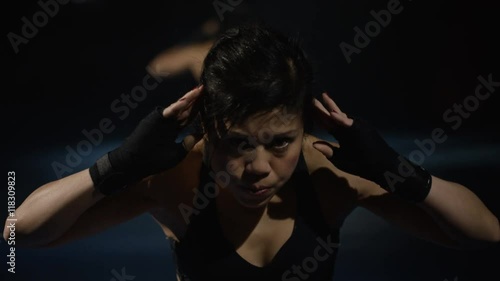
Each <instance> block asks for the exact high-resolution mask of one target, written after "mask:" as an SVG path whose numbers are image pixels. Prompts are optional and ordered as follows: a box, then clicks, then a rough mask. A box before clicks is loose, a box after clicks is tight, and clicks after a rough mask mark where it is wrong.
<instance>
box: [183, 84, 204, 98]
mask: <svg viewBox="0 0 500 281" xmlns="http://www.w3.org/2000/svg"><path fill="white" fill-rule="evenodd" d="M202 90H203V85H200V86H198V87H196V88H194V89H192V90H191V91H189V92H187V93H186V94H185V95H184V96H182V97H181V98H180V99H179V100H178V101H183V100H192V99H195V98H196V97H198V96H199V95H200V94H201V93H202Z"/></svg>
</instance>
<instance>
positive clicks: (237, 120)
mask: <svg viewBox="0 0 500 281" xmlns="http://www.w3.org/2000/svg"><path fill="white" fill-rule="evenodd" d="M312 80H313V75H312V68H311V65H310V63H309V62H308V60H307V59H306V56H305V54H304V52H303V50H302V49H301V47H300V46H299V42H298V40H297V39H294V38H290V37H287V36H285V35H283V34H281V33H279V32H277V31H275V30H272V29H271V28H269V27H267V26H264V25H262V24H252V25H245V26H240V27H234V28H230V29H228V30H226V31H225V32H224V33H222V34H221V35H220V36H219V37H218V39H217V40H216V42H215V43H214V45H213V46H212V48H211V49H210V51H209V52H208V54H207V56H206V58H205V60H204V63H203V71H202V74H201V78H200V83H201V84H203V85H204V90H203V91H204V93H202V96H201V98H200V101H199V103H200V104H199V106H198V108H199V112H200V118H201V119H200V120H199V121H200V123H201V124H200V125H201V127H202V128H203V131H204V133H207V135H208V136H209V138H210V137H216V138H217V136H221V137H222V136H224V135H225V134H226V132H227V129H228V128H226V126H225V123H224V121H229V123H230V125H231V126H233V125H240V124H243V122H245V121H246V119H247V118H248V117H249V116H252V115H254V114H258V113H265V112H270V111H271V110H273V109H276V108H281V109H284V110H285V111H286V112H287V113H289V114H290V113H292V114H299V115H300V116H301V117H302V121H303V124H304V132H310V131H311V130H312V119H311V109H312V90H311V88H312Z"/></svg>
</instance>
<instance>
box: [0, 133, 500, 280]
mask: <svg viewBox="0 0 500 281" xmlns="http://www.w3.org/2000/svg"><path fill="white" fill-rule="evenodd" d="M383 134H384V136H385V138H386V139H387V141H388V142H389V143H390V144H391V145H392V146H393V147H395V148H396V149H398V151H400V152H402V153H408V152H409V151H412V150H413V149H415V147H412V145H413V144H412V141H411V140H414V139H420V140H421V139H423V138H425V137H426V136H425V134H421V133H420V134H418V133H415V134H414V135H411V134H406V135H404V136H402V135H400V134H398V133H395V132H384V133H383ZM324 137H327V138H328V136H324ZM109 145H110V146H113V145H115V143H114V142H110V143H109ZM108 148H109V146H107V145H106V144H103V145H101V146H99V147H98V149H96V150H95V151H94V152H93V153H92V155H90V156H88V157H87V158H86V159H85V160H84V161H83V162H82V164H81V167H82V168H83V167H85V166H87V165H90V164H91V161H92V160H93V159H94V158H95V157H97V156H98V155H100V154H101V153H102V152H104V151H105V150H106V149H108ZM15 150H16V149H15V148H13V151H11V152H12V153H16V151H15ZM65 153H66V151H65V150H64V149H62V148H61V147H58V146H55V145H54V146H50V145H49V146H46V147H44V148H43V149H35V150H34V151H31V152H30V153H29V154H22V153H19V154H17V155H18V157H17V159H15V161H14V162H13V163H15V165H14V166H13V167H15V168H16V174H17V175H18V182H17V185H18V187H21V188H26V190H21V191H20V192H19V195H18V198H23V197H24V196H25V194H26V191H27V190H28V189H30V188H32V187H35V186H37V185H39V184H40V183H43V182H46V181H48V180H49V179H50V178H53V171H51V168H50V164H51V162H52V161H57V159H62V158H63V157H64V155H65ZM18 163H23V166H18ZM424 166H425V167H427V168H428V169H429V170H430V171H431V172H432V173H433V174H434V175H437V176H440V177H443V178H445V179H449V180H453V181H456V182H459V183H462V184H464V185H466V186H467V187H469V188H470V189H471V190H473V191H474V192H476V194H478V196H480V198H481V199H483V200H484V202H485V204H486V205H487V206H488V207H489V208H490V209H491V210H492V211H493V212H494V213H496V214H497V215H498V214H500V209H499V206H500V204H499V203H500V197H499V191H498V189H497V188H495V186H496V185H497V184H495V178H496V174H497V173H498V171H499V169H498V168H499V167H500V144H499V142H498V139H495V138H491V137H488V138H487V137H486V136H478V135H463V136H453V137H450V138H449V140H448V141H447V142H445V143H443V144H441V145H440V146H439V147H437V148H436V151H435V153H434V154H432V155H430V156H429V157H428V158H427V160H426V162H425V164H424ZM77 168H78V167H77ZM75 169H76V168H75ZM6 246H7V245H6V244H5V242H2V243H1V247H2V253H6ZM499 258H500V249H499V248H498V247H496V248H493V249H490V250H484V251H483V250H481V251H465V252H464V251H456V250H450V249H447V248H443V247H440V246H437V245H434V244H431V243H429V242H425V241H422V240H419V239H416V238H414V237H412V236H411V235H409V234H407V233H405V232H403V231H401V230H400V229H397V228H394V227H393V226H391V225H390V224H388V223H387V222H385V221H383V220H382V219H380V218H379V217H377V216H375V215H373V214H372V213H370V212H368V211H366V210H365V209H361V208H358V209H356V210H355V211H354V212H353V213H352V214H351V215H350V216H349V217H348V219H347V220H346V222H345V225H344V227H343V229H342V232H341V247H340V252H339V256H338V260H337V264H336V274H335V278H334V280H346V281H347V280H349V281H351V280H363V281H377V280H381V281H382V280H383V281H391V280H394V281H396V280H397V281H400V280H415V281H417V280H418V281H421V280H436V281H443V280H450V281H451V280H455V279H454V278H458V279H457V280H460V281H462V280H471V281H472V280H473V281H480V280H481V281H482V280H484V281H486V280H488V281H489V280H498V272H497V267H498V264H497V263H498V260H499ZM4 272H5V271H4ZM113 272H114V273H113ZM115 274H116V275H118V276H122V275H127V276H129V277H127V278H129V279H124V280H148V281H149V280H151V281H153V280H175V279H174V268H173V261H172V256H171V254H170V247H169V243H168V241H167V240H166V239H165V236H164V235H163V233H162V231H161V230H160V228H159V227H158V226H157V225H156V223H155V222H154V221H153V219H152V218H151V217H150V216H149V215H142V216H140V217H137V218H135V219H133V220H131V221H129V222H127V223H124V224H121V225H119V226H116V227H114V228H112V229H110V230H108V231H105V232H103V233H100V234H98V235H96V236H93V237H89V238H86V239H83V240H80V241H76V242H73V243H70V244H68V245H64V246H60V247H57V248H53V249H36V250H33V249H23V248H16V274H15V275H12V274H9V275H7V276H6V277H5V278H7V279H2V280H29V281H31V280H51V281H55V280H74V281H79V280H81V281H83V280H85V281H87V280H113V278H118V277H115ZM13 277H14V279H13ZM134 277H137V279H135V278H134ZM115 280H120V279H115Z"/></svg>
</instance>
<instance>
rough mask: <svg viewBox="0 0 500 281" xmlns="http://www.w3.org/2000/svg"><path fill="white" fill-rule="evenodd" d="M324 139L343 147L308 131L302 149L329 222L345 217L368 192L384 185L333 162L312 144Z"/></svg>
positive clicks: (335, 145)
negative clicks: (352, 172)
mask: <svg viewBox="0 0 500 281" xmlns="http://www.w3.org/2000/svg"><path fill="white" fill-rule="evenodd" d="M320 140H321V141H326V142H328V143H330V144H331V145H332V146H334V147H340V145H339V144H338V143H337V142H333V141H329V140H326V139H322V138H318V137H316V136H314V135H310V134H306V135H305V136H304V140H303V143H302V152H303V155H304V160H305V162H306V166H307V169H308V172H309V174H310V176H311V180H312V183H313V186H314V188H315V190H316V193H317V195H318V199H319V202H320V204H321V206H322V209H323V213H324V214H325V218H326V219H327V221H329V222H336V221H337V220H338V219H339V215H340V216H345V215H347V214H348V213H349V212H350V211H352V210H353V209H354V208H355V207H357V206H358V204H359V202H360V201H361V200H362V199H363V198H364V196H366V194H367V193H369V192H371V191H372V190H378V189H380V188H379V187H378V185H376V184H375V183H373V182H371V181H368V180H366V179H364V178H361V177H359V176H357V175H353V174H350V173H347V172H345V171H343V170H341V169H339V168H337V167H336V166H335V165H333V164H332V163H331V162H330V161H329V160H328V159H327V158H326V157H325V156H324V155H323V154H322V153H321V152H319V151H318V150H316V149H315V148H314V147H313V145H312V144H313V143H314V142H316V141H320Z"/></svg>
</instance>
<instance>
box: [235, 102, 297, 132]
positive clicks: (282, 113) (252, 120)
mask: <svg viewBox="0 0 500 281" xmlns="http://www.w3.org/2000/svg"><path fill="white" fill-rule="evenodd" d="M226 125H227V126H229V125H230V124H229V123H226ZM228 128H229V133H232V132H233V133H239V134H245V135H258V134H259V132H260V131H262V130H265V131H267V132H268V133H273V134H283V133H287V132H290V131H298V130H300V129H302V128H303V124H302V118H301V115H300V114H298V113H291V112H287V110H286V109H281V108H278V109H274V110H272V111H270V112H263V113H257V114H254V115H252V116H250V117H249V118H247V119H246V120H245V122H243V124H235V125H233V126H232V127H228Z"/></svg>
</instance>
